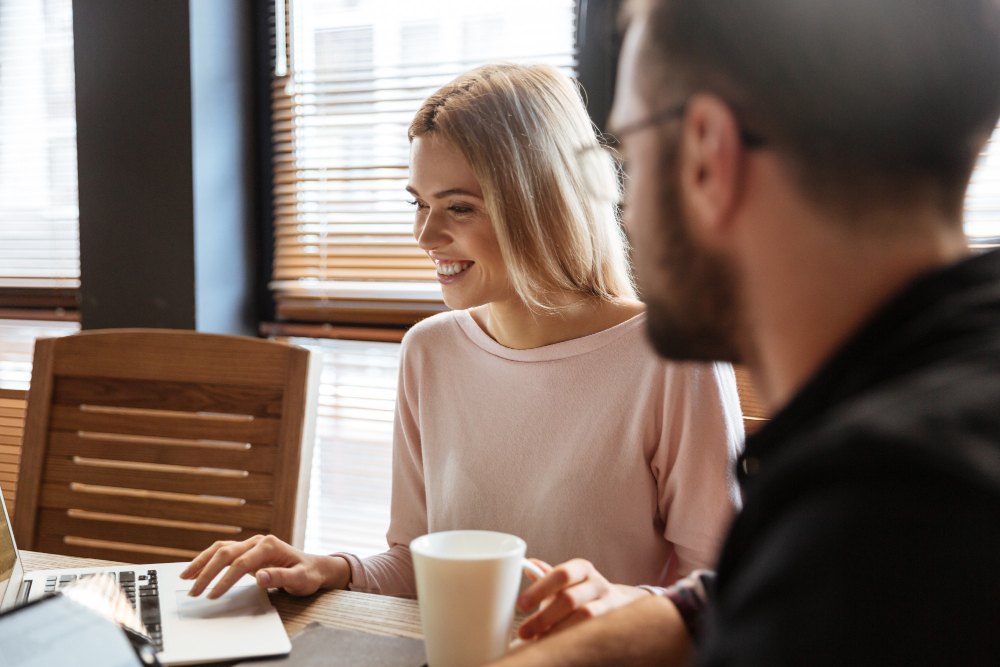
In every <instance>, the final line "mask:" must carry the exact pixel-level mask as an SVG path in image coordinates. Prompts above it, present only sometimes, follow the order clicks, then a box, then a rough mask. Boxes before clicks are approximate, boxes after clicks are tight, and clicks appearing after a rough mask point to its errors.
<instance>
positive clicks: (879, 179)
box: [628, 0, 1000, 217]
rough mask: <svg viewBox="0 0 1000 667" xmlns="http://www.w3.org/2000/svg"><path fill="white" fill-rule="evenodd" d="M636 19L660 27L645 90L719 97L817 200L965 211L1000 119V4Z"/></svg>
mask: <svg viewBox="0 0 1000 667" xmlns="http://www.w3.org/2000/svg"><path fill="white" fill-rule="evenodd" d="M628 13H629V14H632V15H634V14H635V13H641V14H643V15H645V16H647V17H648V19H649V25H648V33H647V37H646V42H645V44H643V45H642V48H643V50H644V60H645V62H644V66H645V67H646V70H645V71H647V72H650V75H649V79H647V82H646V83H645V84H644V85H645V86H646V88H645V92H646V93H647V94H652V93H653V91H669V94H670V95H671V96H672V98H673V99H671V100H669V103H675V102H678V101H682V100H678V97H679V96H680V95H691V94H693V93H696V92H710V93H713V94H717V95H718V96H720V97H721V98H723V99H724V100H725V101H726V102H727V103H729V104H730V105H731V106H732V108H733V110H734V112H735V113H736V114H737V116H738V117H739V119H740V121H741V123H743V124H744V126H745V129H748V130H750V131H752V132H754V133H756V134H759V135H760V136H761V137H763V138H764V140H765V141H767V142H768V144H769V145H773V146H774V147H775V148H778V149H780V150H783V151H784V152H785V154H787V155H788V156H789V157H790V159H791V162H792V164H793V166H794V171H795V173H796V175H797V177H798V178H799V182H800V186H801V187H802V188H803V191H804V192H806V193H807V194H810V195H812V198H813V199H814V200H815V201H818V202H819V203H820V204H823V205H829V206H834V207H840V208H843V207H844V206H847V207H852V206H856V205H857V204H858V203H859V200H860V201H863V202H864V203H867V202H869V201H871V200H885V201H890V200H891V199H893V198H897V197H900V196H904V197H905V196H917V195H919V196H931V197H934V198H935V201H936V203H937V204H938V205H939V206H940V207H941V209H942V210H943V211H945V212H946V213H948V214H949V215H955V216H956V217H958V216H957V214H958V213H959V212H960V211H961V207H962V200H963V197H964V193H965V188H966V186H967V183H968V179H969V177H970V175H971V173H972V169H973V168H974V167H975V161H976V156H977V153H978V151H979V150H980V148H981V147H982V144H983V142H984V141H985V140H986V139H987V138H988V137H989V133H990V131H991V130H992V129H993V127H994V126H995V125H996V122H997V117H998V114H1000V2H998V0H633V2H632V4H631V5H630V7H629V10H628ZM651 66H652V68H651ZM656 94H657V95H658V96H660V97H663V96H665V95H666V94H667V93H666V92H657V93H656ZM664 103H665V104H666V103H668V101H666V100H665V101H664Z"/></svg>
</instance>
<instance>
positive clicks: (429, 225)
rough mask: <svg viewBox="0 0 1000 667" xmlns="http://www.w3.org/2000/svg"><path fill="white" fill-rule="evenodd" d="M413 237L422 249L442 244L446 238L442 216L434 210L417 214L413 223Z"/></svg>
mask: <svg viewBox="0 0 1000 667" xmlns="http://www.w3.org/2000/svg"><path fill="white" fill-rule="evenodd" d="M413 238H415V239H416V240H417V245H418V246H420V248H421V249H422V250H432V249H434V248H439V247H441V246H442V245H444V243H445V242H447V240H448V231H447V225H446V222H445V220H444V216H443V215H441V214H440V213H438V212H436V211H434V210H429V211H428V212H427V213H426V214H425V215H423V216H418V217H417V221H416V223H415V224H414V225H413Z"/></svg>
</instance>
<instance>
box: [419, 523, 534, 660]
mask: <svg viewBox="0 0 1000 667" xmlns="http://www.w3.org/2000/svg"><path fill="white" fill-rule="evenodd" d="M526 548H527V547H526V545H525V543H524V540H522V539H521V538H520V537H517V536H515V535H508V534H507V533H496V532H492V531H488V530H450V531H444V532H440V533H430V534H428V535H423V536H421V537H418V538H417V539H415V540H413V541H412V542H410V552H411V553H412V554H413V569H414V572H415V574H416V580H417V598H418V600H419V601H420V619H421V622H422V624H423V629H424V644H425V645H426V648H427V664H428V665H429V667H477V666H478V665H482V664H484V663H486V662H489V661H490V660H495V659H497V658H499V657H500V656H502V655H503V654H504V653H505V652H506V651H507V647H508V646H509V645H510V640H511V628H512V626H513V623H514V603H515V602H516V601H517V594H518V591H519V590H520V584H521V573H522V571H523V570H529V571H531V572H532V573H533V574H534V575H535V576H536V577H542V576H544V573H543V572H542V571H541V569H539V568H538V566H536V565H535V564H534V563H532V562H530V561H528V560H525V558H524V554H525V550H526Z"/></svg>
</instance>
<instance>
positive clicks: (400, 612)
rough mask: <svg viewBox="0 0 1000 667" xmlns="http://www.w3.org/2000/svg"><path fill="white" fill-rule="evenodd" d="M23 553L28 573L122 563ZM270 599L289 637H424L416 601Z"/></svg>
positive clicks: (357, 596)
mask: <svg viewBox="0 0 1000 667" xmlns="http://www.w3.org/2000/svg"><path fill="white" fill-rule="evenodd" d="M20 553H21V561H22V562H23V563H24V568H25V569H26V570H28V571H31V570H52V569H58V568H65V567H91V566H103V565H118V564H119V563H111V562H109V561H103V560H93V559H89V558H76V557H74V556H58V555H55V554H45V553H39V552H37V551H21V552H20ZM270 596H271V602H272V603H273V604H274V606H275V608H277V610H278V615H279V616H281V621H282V623H284V624H285V630H287V631H288V635H289V636H293V635H295V634H296V633H298V632H299V631H300V630H302V629H303V628H304V627H306V626H307V625H309V624H310V623H314V622H315V623H321V624H323V625H328V626H330V627H334V628H345V629H349V630H362V631H364V632H372V633H375V634H380V635H393V636H397V637H415V638H417V639H422V638H423V634H422V632H421V629H420V608H419V607H418V606H417V602H416V600H404V599H402V598H394V597H389V596H387V595H371V594H369V593H355V592H353V591H326V592H323V593H317V594H316V595H311V596H309V597H295V596H293V595H289V594H288V593H285V592H284V591H272V592H271V594H270Z"/></svg>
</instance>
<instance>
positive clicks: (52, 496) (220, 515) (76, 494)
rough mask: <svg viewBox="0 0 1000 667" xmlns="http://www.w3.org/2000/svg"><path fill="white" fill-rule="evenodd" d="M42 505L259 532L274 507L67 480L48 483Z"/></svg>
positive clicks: (266, 523)
mask: <svg viewBox="0 0 1000 667" xmlns="http://www.w3.org/2000/svg"><path fill="white" fill-rule="evenodd" d="M41 506H42V507H44V508H49V509H64V510H65V509H72V508H75V509H82V510H90V511H92V512H110V513H116V512H117V513H122V514H131V515H135V516H148V517H153V518H158V519H162V518H166V517H169V518H171V519H176V520H178V521H192V522H202V523H231V524H234V525H237V526H241V527H243V528H246V529H249V530H253V531H256V532H261V531H267V529H268V528H269V527H270V525H271V522H272V520H273V514H274V509H273V508H272V507H271V506H270V505H267V504H261V503H254V502H246V503H244V504H241V505H222V504H218V503H210V502H194V501H182V500H176V499H171V500H166V499H161V498H156V497H136V496H123V495H121V494H113V495H112V494H107V493H101V492H99V491H92V492H91V491H88V492H86V493H84V492H80V491H74V490H73V489H71V488H70V486H69V485H68V484H46V485H45V487H44V489H43V490H42V502H41Z"/></svg>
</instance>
